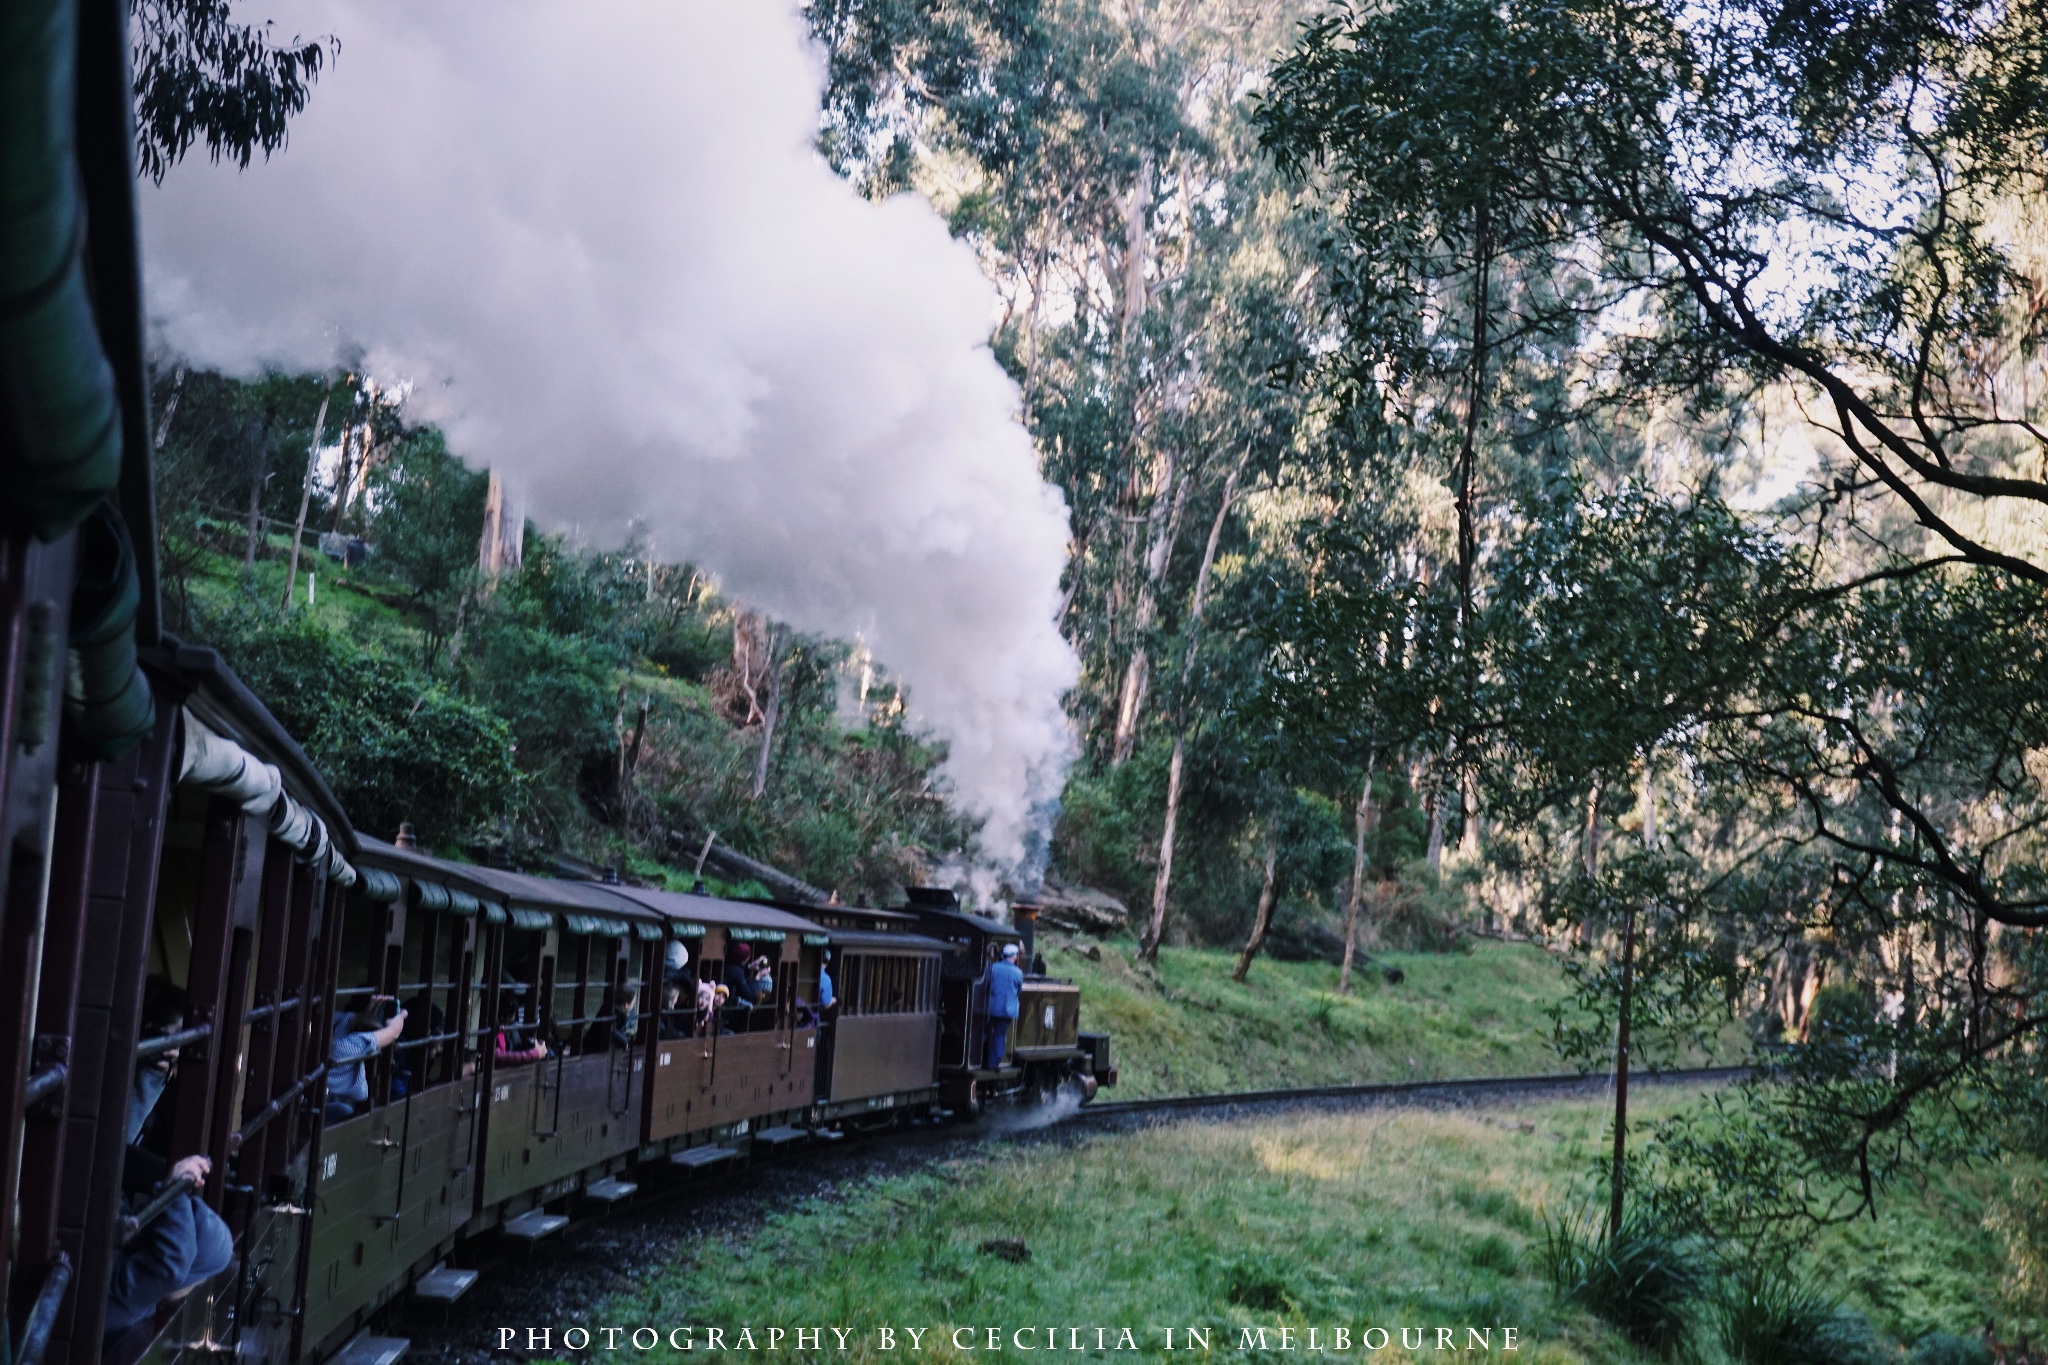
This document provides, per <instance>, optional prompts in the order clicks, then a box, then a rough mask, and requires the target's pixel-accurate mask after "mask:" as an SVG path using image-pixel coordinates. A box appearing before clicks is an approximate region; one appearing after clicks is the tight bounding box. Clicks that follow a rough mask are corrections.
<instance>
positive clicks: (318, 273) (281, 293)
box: [142, 0, 1078, 869]
mask: <svg viewBox="0 0 2048 1365" xmlns="http://www.w3.org/2000/svg"><path fill="white" fill-rule="evenodd" d="M237 17H238V18H239V19H241V20H243V21H244V22H249V21H258V20H263V19H269V20H274V21H275V23H276V26H277V31H278V32H279V33H280V34H282V35H290V34H292V33H299V34H304V35H306V36H308V37H311V36H314V35H330V34H331V35H333V36H334V37H335V38H337V39H338V40H339V42H340V45H341V46H340V52H339V55H338V57H337V58H336V59H335V60H334V61H333V62H332V63H331V64H330V65H329V66H328V68H327V69H326V70H325V71H324V72H323V74H322V75H321V77H320V80H319V83H318V85H317V86H316V87H315V88H314V90H313V93H312V98H311V101H310V102H309V104H308V106H307V108H306V110H305V112H304V113H302V114H301V115H299V116H298V117H297V118H296V119H294V120H293V122H292V124H291V128H290V140H289V143H288V145H287V147H286V148H285V149H284V150H283V151H281V152H279V153H278V154H276V155H275V156H273V157H272V158H271V159H270V160H268V161H267V162H258V163H256V164H254V165H252V166H251V167H250V168H249V169H247V170H237V169H235V168H233V167H232V166H216V165H212V164H210V163H209V162H208V161H207V160H206V158H205V157H204V155H203V154H202V155H195V156H193V157H191V158H188V160H187V161H186V162H185V163H183V164H182V165H180V166H178V167H177V168H175V169H174V170H173V171H172V172H171V173H170V174H169V176H167V177H166V179H165V182H164V184H163V185H162V186H161V187H158V188H151V187H149V186H147V185H145V186H144V187H143V190H142V197H143V202H142V216H143V241H144V254H145V275H146V279H147V281H148V289H149V298H148V302H149V310H150V317H151V323H152V327H153V329H154V332H155V336H156V340H157V343H158V344H159V345H160V346H162V347H164V348H165V349H167V350H168V351H170V352H172V353H175V354H177V355H178V356H180V357H181V358H183V359H184V360H186V361H188V362H189V363H194V364H198V365H202V366H211V367H216V368H220V369H222V370H224V371H227V372H230V373H236V374H243V375H248V374H254V373H257V372H260V371H262V370H264V369H267V368H276V369H286V370H310V369H320V368H326V367H330V366H338V365H341V364H355V363H360V364H361V365H362V366H363V367H364V368H365V369H366V370H367V371H368V373H369V374H371V375H372V376H373V377H375V378H376V379H377V380H378V381H379V382H381V383H385V384H394V383H400V382H409V383H410V385H411V389H410V394H411V396H410V398H409V399H408V405H407V413H408V416H409V417H410V418H411V419H413V420H416V421H423V422H434V423H437V424H439V425H440V426H441V427H442V428H443V429H444V430H445V431H446V432H447V434H448V437H449V441H450V446H451V448H452V449H453V450H454V451H455V452H456V453H457V454H458V455H460V456H462V457H463V458H464V459H465V460H467V461H468V462H469V463H470V464H472V465H473V466H475V467H478V468H483V467H485V466H489V467H491V468H493V469H495V470H496V471H498V472H499V473H500V474H501V475H503V476H504V477H505V478H506V479H507V481H508V482H509V483H510V484H511V485H512V486H513V487H515V488H516V489H517V490H518V491H519V492H520V493H521V494H523V496H524V500H525V506H526V510H527V513H528V515H529V516H531V517H532V518H533V519H534V520H535V521H536V522H537V523H538V524H539V525H541V526H542V527H543V528H544V529H563V528H570V527H573V528H574V529H575V531H576V533H577V534H578V536H580V537H581V538H583V539H584V540H586V541H588V542H589V543H592V544H596V545H608V544H618V543H622V542H623V541H624V540H625V539H626V538H627V537H629V536H631V535H633V534H636V533H637V534H639V535H640V536H642V537H643V538H644V539H645V540H647V541H650V542H651V544H652V546H653V549H654V551H655V552H656V553H657V554H659V555H660V556H661V557H663V558H664V559H668V560H672V561H684V560H687V561H690V562H692V563H695V564H698V565H700V566H702V567H704V568H706V569H709V570H711V571H712V572H714V573H715V574H716V575H717V576H718V578H719V580H720V583H721V586H722V587H723V589H724V590H725V591H726V592H727V593H728V594H729V595H731V596H733V597H736V598H738V599H739V600H741V601H742V602H744V603H746V604H748V605H750V606H753V607H756V608H759V609H762V610H765V611H767V612H768V613H770V614H771V615H773V616H776V617H778V618H781V619H783V620H786V621H788V622H790V623H791V624H793V625H795V626H796V627H797V628H799V629H801V630H805V631H811V632H820V633H827V634H831V635H834V636H838V637H842V638H852V637H853V636H855V635H856V634H857V635H859V636H860V637H861V639H863V640H864V641H865V643H866V646H867V647H868V648H869V649H870V650H871V651H872V652H873V655H874V657H875V659H876V661H877V662H878V663H880V664H881V665H882V666H884V667H886V668H888V669H889V670H890V671H891V672H892V673H893V674H894V675H895V676H897V677H898V678H900V679H901V680H902V681H903V682H904V684H905V686H906V689H907V701H908V703H909V707H910V714H911V718H912V720H913V723H915V724H917V725H919V726H921V727H923V728H924V729H925V730H926V731H927V732H928V733H930V734H931V735H932V736H934V737H935V738H939V739H942V740H944V741H945V742H946V743H947V744H948V745H949V747H950V755H951V756H950V758H949V760H948V763H947V766H946V769H945V775H946V779H947V780H948V782H949V783H950V785H951V786H952V788H953V790H954V793H955V794H956V796H957V797H958V798H959V800H960V801H961V802H962V803H963V804H964V805H965V806H966V808H967V809H969V810H970V811H972V812H974V813H976V814H977V815H980V816H981V817H983V818H984V819H985V820H986V822H987V824H986V827H985V833H984V853H985V861H986V864H987V865H989V866H993V867H996V868H999V869H1008V868H1011V867H1013V866H1015V865H1017V864H1019V863H1020V861H1022V860H1023V859H1024V858H1025V857H1026V853H1027V849H1028V848H1029V847H1030V846H1031V845H1032V842H1033V840H1032V831H1033V830H1034V828H1038V829H1040V830H1041V831H1042V827H1043V824H1044V822H1045V820H1046V818H1047V815H1048V813H1049V811H1050V810H1051V808H1052V803H1053V802H1055V801H1056V799H1057V796H1058V792H1059V790H1060V786H1061V783H1062V781H1063V779H1064V775H1065V769H1066V766H1067V764H1068V762H1069V761H1070V759H1071V756H1072V752H1073V738H1072V734H1071V730H1070V727H1069V724H1068V722H1067V720H1066V717H1065V715H1064V712H1063V710H1062V707H1061V697H1062V694H1063V693H1064V692H1065V690H1066V689H1067V688H1068V687H1070V686H1071V685H1072V683H1073V681H1074V679H1075V677H1076V674H1077V671H1078V668H1077V663H1076V660H1075V657H1074V654H1073V651H1072V650H1071V648H1070V647H1069V646H1068V645H1067V643H1066V642H1065V641H1064V640H1063V639H1062V638H1061V636H1060V633H1059V631H1058V629H1057V626H1056V623H1055V619H1054V618H1055V614H1056V612H1057V610H1058V606H1059V596H1060V594H1059V579H1060V572H1061V569H1062V567H1063V565H1064V563H1065V557H1066V545H1067V539H1068V535H1069V530H1068V519H1067V509H1066V507H1065V504H1064V502H1063V501H1062V499H1061V497H1060V494H1059V493H1058V491H1057V490H1056V489H1053V488H1051V487H1049V486H1048V485H1047V484H1046V483H1045V482H1044V481H1043V479H1041V478H1040V476H1039V472H1038V463H1037V460H1036V457H1035V455H1034V452H1033V450H1032V448H1031V443H1030V439H1029V437H1028V435H1027V434H1026V432H1025V431H1024V429H1023V428H1022V426H1021V425H1020V424H1019V423H1018V420H1017V411H1018V406H1019V401H1018V394H1017V392H1016V389H1015V386H1014V385H1013V384H1012V383H1011V382H1010V380H1009V378H1008V377H1007V376H1006V375H1005V374H1004V372H1003V371H1002V369H1001V367H1000V366H999V365H998V364H997V363H996V361H995V359H994V357H993V356H992V355H991V354H990V352H989V350H988V347H987V338H988V334H989V326H990V319H991V317H992V316H993V312H994V308H993V294H992V291H991V288H990V286H989V284H988V282H987V281H986V280H985V279H984V278H983V277H982V275H981V274H980V272H979V270H978V268H977V265H976V262H975V260H974V257H973V254H972V253H971V252H970V251H969V250H968V249H967V248H966V247H965V246H963V245H961V244H960V243H957V242H955V241H953V240H952V239H951V238H950V237H949V235H948V233H947V231H946V228H945V224H944V223H943V221H942V220H941V219H940V218H939V217H938V215H937V214H936V213H935V212H934V211H933V210H932V209H931V207H930V206H929V205H928V204H926V203H925V202H924V201H923V200H922V199H919V198H916V197H914V196H907V195H906V196H898V197H897V198H894V199H891V200H888V201H886V202H882V203H873V202H869V201H866V200H863V199H862V198H860V197H859V196H858V195H856V194H855V193H854V192H853V191H852V189H851V188H850V187H849V186H848V185H847V184H846V183H845V182H844V181H842V180H840V179H838V178H837V177H836V176H834V175H833V174H832V173H831V171H830V170H829V169H828V168H827V167H826V166H825V165H824V164H823V162H822V161H821V159H820V158H819V157H818V156H817V155H816V154H815V151H814V150H813V138H814V135H815V130H816V118H817V108H818V100H819V95H820V92H821V89H822V86H823V60H822V55H821V54H820V53H819V52H818V51H817V50H816V49H815V48H814V47H813V46H812V45H811V44H810V43H809V41H808V38H807V36H806V34H805V31H804V29H803V26H802V23H801V21H800V20H799V18H798V16H797V15H796V13H795V11H794V9H793V8H784V7H782V6H781V5H778V4H775V3H748V4H723V3H719V4H714V3H709V0H685V2H684V3H670V4H654V3H637V4H631V3H612V2H610V0H601V2H596V3H579V4H576V5H563V4H559V3H550V4H543V3H536V2H535V0H492V2H491V3H489V4H485V3H483V2H482V0H437V3H435V4H433V5H398V4H391V3H385V4H373V3H347V2H346V0H330V2H326V3H303V4H300V3H288V4H273V5H268V6H249V5H240V6H238V7H237Z"/></svg>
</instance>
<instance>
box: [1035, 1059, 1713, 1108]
mask: <svg viewBox="0 0 2048 1365" xmlns="http://www.w3.org/2000/svg"><path fill="white" fill-rule="evenodd" d="M1749 1071H1750V1069H1749V1068H1748V1067H1746V1066H1702V1067H1681V1068H1678V1069H1676V1070H1671V1071H1638V1072H1635V1073H1633V1074H1632V1075H1631V1076H1630V1078H1629V1079H1630V1081H1631V1082H1632V1083H1634V1084H1637V1085H1689V1084H1712V1083H1714V1082H1718V1081H1735V1080H1740V1079H1742V1078H1743V1077H1744V1076H1747V1075H1748V1074H1749ZM1612 1083H1613V1077H1611V1076H1609V1075H1606V1074H1603V1073H1597V1072H1596V1073H1593V1074H1590V1075H1588V1074H1582V1073H1579V1072H1562V1073H1558V1072H1553V1073H1547V1074H1542V1075H1534V1076H1469V1077H1461V1078H1459V1079H1456V1080H1430V1081H1370V1082H1365V1083H1362V1084H1357V1085H1304V1086H1294V1087H1291V1088H1289V1089H1284V1090H1237V1091H1225V1092H1222V1093H1218V1094H1214V1095H1163V1096H1159V1097H1157V1098H1154V1099H1145V1100H1112V1101H1109V1102H1108V1103H1102V1102H1097V1103H1094V1104H1087V1105H1083V1106H1082V1107H1081V1108H1080V1109H1078V1110H1076V1111H1075V1112H1074V1113H1073V1114H1072V1115H1071V1116H1069V1119H1067V1120H1063V1121H1073V1120H1088V1119H1103V1118H1114V1117H1117V1116H1119V1115H1123V1114H1149V1113H1164V1112H1170V1111H1174V1110H1190V1109H1232V1108H1242V1107H1246V1106H1253V1105H1282V1104H1298V1103H1301V1102H1303V1101H1306V1100H1343V1099H1403V1098H1414V1099H1454V1098H1458V1097H1460V1096H1473V1097H1476V1096H1481V1095H1486V1094H1496V1093H1506V1094H1530V1093H1540V1094H1570V1093H1572V1092H1574V1091H1583V1090H1600V1089H1605V1088H1606V1087H1607V1086H1608V1085H1610V1084H1612Z"/></svg>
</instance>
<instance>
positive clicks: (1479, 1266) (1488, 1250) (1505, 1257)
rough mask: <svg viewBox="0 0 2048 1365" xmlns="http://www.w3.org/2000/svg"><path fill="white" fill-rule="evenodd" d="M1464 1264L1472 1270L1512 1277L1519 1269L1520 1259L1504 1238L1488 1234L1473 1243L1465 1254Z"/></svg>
mask: <svg viewBox="0 0 2048 1365" xmlns="http://www.w3.org/2000/svg"><path fill="white" fill-rule="evenodd" d="M1465 1262H1466V1264H1468V1265H1470V1266H1471V1267H1472V1268H1473V1269H1474V1270H1490V1271H1492V1272H1493V1273H1494V1274H1496V1275H1512V1274H1514V1273H1515V1271H1516V1270H1518V1269H1520V1268H1521V1264H1522V1258H1521V1257H1520V1256H1518V1255H1517V1254H1516V1253H1515V1249H1514V1247H1512V1246H1510V1245H1509V1244H1508V1241H1507V1239H1506V1238H1505V1237H1501V1236H1498V1235H1496V1234H1493V1233H1488V1234H1487V1235H1486V1236H1484V1237H1482V1238H1480V1239H1479V1240H1478V1241H1477V1242H1474V1243H1473V1244H1472V1246H1471V1248H1470V1249H1469V1250H1467V1251H1466V1252H1465Z"/></svg>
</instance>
